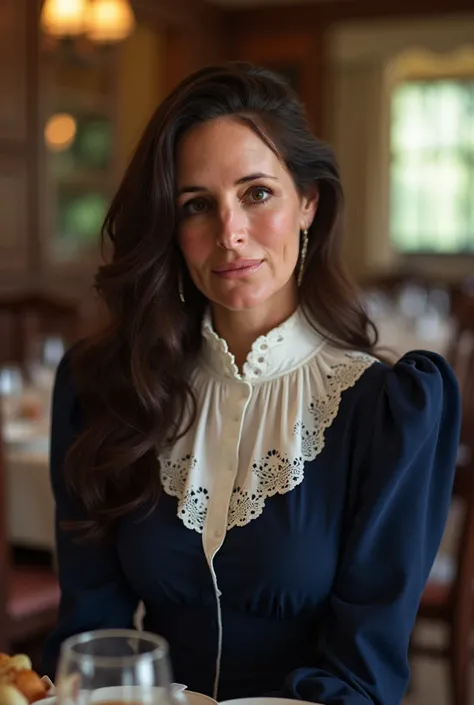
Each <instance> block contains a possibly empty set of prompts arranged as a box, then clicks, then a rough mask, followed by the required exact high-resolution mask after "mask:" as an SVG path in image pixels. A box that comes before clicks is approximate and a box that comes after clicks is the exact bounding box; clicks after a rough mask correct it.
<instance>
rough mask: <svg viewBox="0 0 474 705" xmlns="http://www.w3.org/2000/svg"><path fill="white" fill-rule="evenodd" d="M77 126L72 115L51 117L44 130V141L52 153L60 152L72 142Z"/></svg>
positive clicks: (61, 114) (65, 114)
mask: <svg viewBox="0 0 474 705" xmlns="http://www.w3.org/2000/svg"><path fill="white" fill-rule="evenodd" d="M76 131H77V125H76V121H75V119H74V118H73V117H72V115H68V114H67V113H57V114H56V115H52V116H51V117H50V118H49V120H48V122H47V123H46V127H45V128H44V139H45V142H46V144H47V146H48V148H49V149H50V150H51V151H52V152H62V151H63V150H65V149H68V147H70V146H71V144H72V143H73V142H74V138H75V136H76Z"/></svg>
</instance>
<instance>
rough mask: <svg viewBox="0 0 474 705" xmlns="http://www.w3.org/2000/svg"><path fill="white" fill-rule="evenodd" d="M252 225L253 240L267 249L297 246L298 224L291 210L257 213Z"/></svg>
mask: <svg viewBox="0 0 474 705" xmlns="http://www.w3.org/2000/svg"><path fill="white" fill-rule="evenodd" d="M254 225H255V230H254V233H253V235H254V240H256V241H257V242H258V243H259V244H260V245H262V246H263V247H265V249H267V250H270V251H281V250H282V249H290V250H291V249H292V248H295V247H297V246H298V225H297V220H296V217H295V215H294V214H293V213H292V212H290V213H289V212H288V211H284V210H274V211H271V210H268V211H266V212H264V213H262V214H260V215H259V218H258V223H257V222H255V223H254Z"/></svg>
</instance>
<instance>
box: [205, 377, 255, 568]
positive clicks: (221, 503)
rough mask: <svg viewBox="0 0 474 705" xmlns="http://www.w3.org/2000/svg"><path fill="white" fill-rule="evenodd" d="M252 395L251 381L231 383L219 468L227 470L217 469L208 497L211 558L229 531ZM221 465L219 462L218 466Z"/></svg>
mask: <svg viewBox="0 0 474 705" xmlns="http://www.w3.org/2000/svg"><path fill="white" fill-rule="evenodd" d="M251 396H252V387H251V385H250V384H249V383H248V382H245V383H238V384H236V385H232V389H231V392H230V394H229V397H228V398H227V401H226V403H227V409H228V412H227V414H226V416H227V419H228V421H227V423H226V424H225V425H224V427H225V428H226V435H225V438H224V439H223V443H222V445H221V454H220V455H221V463H220V467H222V468H225V469H226V470H227V472H217V473H216V475H215V477H214V482H213V491H212V494H211V497H210V499H209V506H208V510H207V516H206V526H205V531H204V535H203V541H204V548H205V553H206V556H207V558H208V560H209V561H211V560H212V558H213V557H214V556H215V554H216V553H217V551H218V550H219V549H220V547H221V546H222V543H223V541H224V538H225V535H226V532H227V518H228V513H229V507H230V501H231V497H232V493H233V491H234V486H235V480H236V477H237V473H238V467H239V446H240V440H241V435H242V428H243V420H244V415H245V411H246V409H247V406H248V402H249V400H250V397H251ZM218 466H219V465H218Z"/></svg>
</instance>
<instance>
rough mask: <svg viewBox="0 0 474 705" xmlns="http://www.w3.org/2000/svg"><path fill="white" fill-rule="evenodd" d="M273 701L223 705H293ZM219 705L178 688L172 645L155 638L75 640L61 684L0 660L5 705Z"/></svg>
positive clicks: (118, 635) (25, 660)
mask: <svg viewBox="0 0 474 705" xmlns="http://www.w3.org/2000/svg"><path fill="white" fill-rule="evenodd" d="M292 702H294V701H292V700H290V699H286V698H272V697H254V698H252V697H250V698H237V699H232V700H223V701H220V703H219V705H290V704H291V703H292ZM33 703H38V704H39V705H217V701H216V700H215V699H214V698H212V697H210V696H208V695H204V694H203V693H197V692H194V691H192V690H189V689H188V688H187V686H186V685H184V684H180V683H175V682H173V677H172V666H171V661H170V657H169V648H168V643H167V642H166V640H165V639H163V638H162V637H160V636H157V635H155V634H151V633H147V632H143V631H137V630H132V629H130V630H129V629H107V630H98V631H91V632H87V633H83V634H79V635H76V636H74V637H71V638H69V639H66V641H65V642H64V643H63V645H62V647H61V652H60V657H59V662H58V669H57V676H56V682H55V683H54V684H53V683H52V682H51V680H50V679H49V678H48V677H46V676H43V677H41V676H40V675H39V674H38V673H36V672H35V671H34V670H33V667H32V663H31V661H30V659H29V657H28V656H26V655H25V654H14V655H12V656H9V655H7V654H0V705H33Z"/></svg>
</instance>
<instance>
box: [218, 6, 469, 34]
mask: <svg viewBox="0 0 474 705" xmlns="http://www.w3.org/2000/svg"><path fill="white" fill-rule="evenodd" d="M472 12H474V3H473V0H430V1H429V2H427V0H383V2H381V0H331V2H326V1H323V2H316V3H314V4H312V3H301V4H298V3H290V2H288V3H287V4H286V5H265V6H261V7H254V8H246V9H242V10H238V9H229V10H227V13H226V14H227V16H228V21H229V23H230V26H232V28H233V31H234V33H235V34H236V35H238V34H240V33H245V32H247V31H248V29H249V28H251V29H252V31H254V32H258V33H260V34H261V35H262V36H263V35H264V34H265V33H267V32H275V31H279V30H280V31H281V30H283V31H288V32H291V31H294V30H303V31H308V30H309V29H315V30H317V29H319V28H321V26H323V25H325V26H328V25H332V24H334V23H337V22H345V21H348V20H371V19H374V20H376V19H390V18H393V19H402V18H405V17H406V18H410V17H412V18H415V17H421V18H424V17H435V16H440V15H446V16H447V15H456V14H467V13H472Z"/></svg>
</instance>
